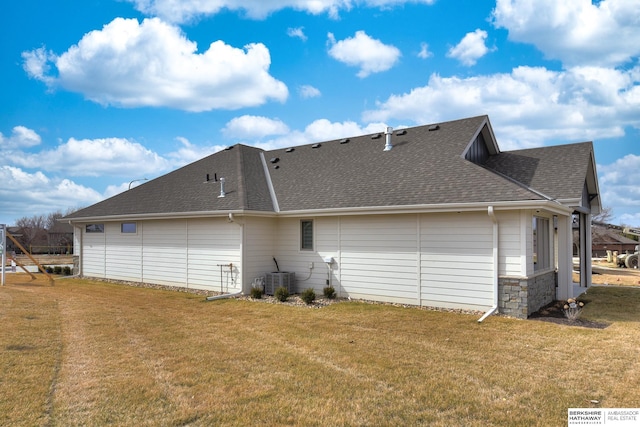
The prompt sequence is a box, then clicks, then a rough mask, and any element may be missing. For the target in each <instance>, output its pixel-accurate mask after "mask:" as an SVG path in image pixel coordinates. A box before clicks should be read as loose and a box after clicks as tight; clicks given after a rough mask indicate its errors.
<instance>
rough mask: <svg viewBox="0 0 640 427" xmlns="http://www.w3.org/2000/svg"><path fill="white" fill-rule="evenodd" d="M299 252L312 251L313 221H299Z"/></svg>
mask: <svg viewBox="0 0 640 427" xmlns="http://www.w3.org/2000/svg"><path fill="white" fill-rule="evenodd" d="M300 250H303V251H312V250H313V220H312V219H303V220H301V221H300Z"/></svg>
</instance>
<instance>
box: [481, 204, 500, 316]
mask: <svg viewBox="0 0 640 427" xmlns="http://www.w3.org/2000/svg"><path fill="white" fill-rule="evenodd" d="M487 213H488V214H489V217H490V218H491V221H492V222H493V306H491V308H490V309H489V311H487V312H486V313H485V314H483V315H482V317H481V318H479V319H478V323H481V322H482V321H483V320H484V319H486V318H487V317H489V316H490V315H491V314H492V313H493V312H495V311H496V310H497V309H498V220H497V219H496V215H495V213H494V212H493V206H489V207H488V208H487Z"/></svg>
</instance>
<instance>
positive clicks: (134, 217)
mask: <svg viewBox="0 0 640 427" xmlns="http://www.w3.org/2000/svg"><path fill="white" fill-rule="evenodd" d="M229 214H233V215H244V216H271V217H273V216H276V214H275V213H274V212H264V211H246V210H228V211H199V212H169V213H152V214H131V215H102V216H87V217H79V218H70V219H67V220H64V221H67V222H69V223H71V224H74V223H86V222H111V221H143V220H153V219H188V218H224V217H228V216H229Z"/></svg>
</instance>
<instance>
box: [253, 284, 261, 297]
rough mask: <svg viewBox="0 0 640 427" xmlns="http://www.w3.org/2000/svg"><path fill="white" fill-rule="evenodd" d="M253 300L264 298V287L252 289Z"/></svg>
mask: <svg viewBox="0 0 640 427" xmlns="http://www.w3.org/2000/svg"><path fill="white" fill-rule="evenodd" d="M251 298H253V299H260V298H262V287H261V286H252V287H251Z"/></svg>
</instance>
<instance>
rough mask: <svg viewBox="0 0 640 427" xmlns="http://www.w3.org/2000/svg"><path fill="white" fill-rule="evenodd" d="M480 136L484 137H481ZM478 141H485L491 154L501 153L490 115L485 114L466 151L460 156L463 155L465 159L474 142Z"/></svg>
mask: <svg viewBox="0 0 640 427" xmlns="http://www.w3.org/2000/svg"><path fill="white" fill-rule="evenodd" d="M480 136H481V137H482V138H480V139H479V137H480ZM477 143H483V144H484V146H485V148H486V150H487V152H488V153H489V155H490V156H494V155H497V154H500V147H498V141H497V139H496V136H495V133H494V132H493V127H492V126H491V121H490V120H489V116H486V115H485V116H483V120H482V122H481V123H480V125H479V126H478V129H477V130H476V132H475V133H474V134H473V136H472V138H471V139H470V140H469V142H468V143H467V146H466V147H465V149H464V151H463V152H462V153H461V154H460V157H462V158H463V159H465V158H467V154H468V153H469V151H470V150H471V149H472V148H473V146H474V144H477Z"/></svg>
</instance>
